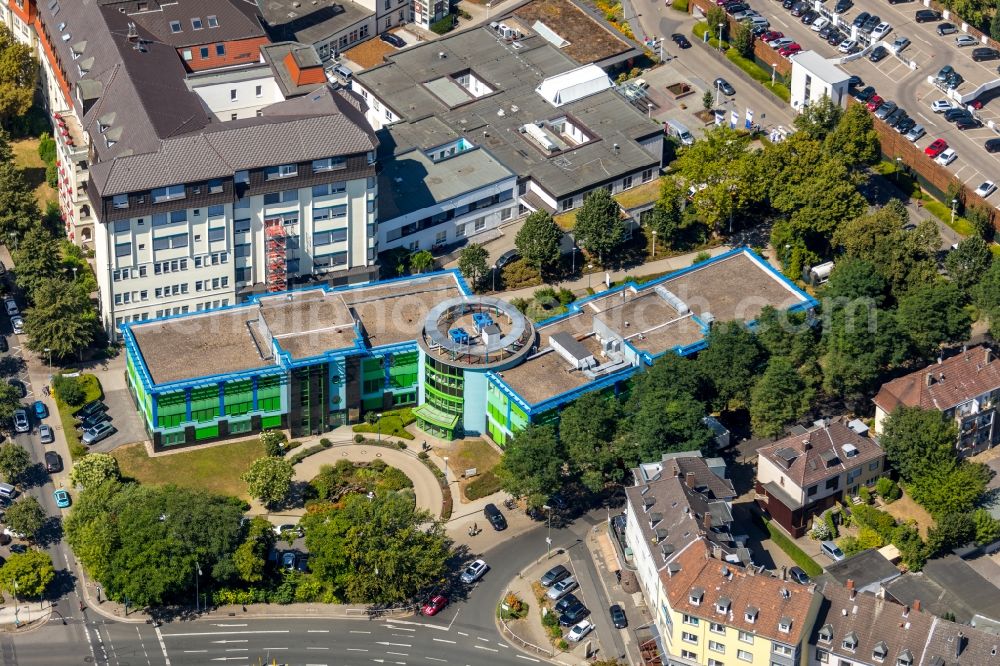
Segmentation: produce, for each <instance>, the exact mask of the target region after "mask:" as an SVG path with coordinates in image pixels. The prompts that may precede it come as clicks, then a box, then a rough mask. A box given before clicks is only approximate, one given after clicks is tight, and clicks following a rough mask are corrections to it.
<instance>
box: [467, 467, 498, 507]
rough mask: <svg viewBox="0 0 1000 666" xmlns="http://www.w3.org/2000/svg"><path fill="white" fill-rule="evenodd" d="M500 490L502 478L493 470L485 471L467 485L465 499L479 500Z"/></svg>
mask: <svg viewBox="0 0 1000 666" xmlns="http://www.w3.org/2000/svg"><path fill="white" fill-rule="evenodd" d="M498 490H500V479H498V478H497V475H496V474H494V473H493V470H489V471H487V472H483V473H482V474H480V475H479V476H477V477H476V478H474V479H473V480H472V481H470V482H469V483H468V484H467V485H466V486H465V499H467V500H470V501H471V500H477V499H479V498H481V497H486V496H487V495H492V494H493V493H495V492H497V491H498Z"/></svg>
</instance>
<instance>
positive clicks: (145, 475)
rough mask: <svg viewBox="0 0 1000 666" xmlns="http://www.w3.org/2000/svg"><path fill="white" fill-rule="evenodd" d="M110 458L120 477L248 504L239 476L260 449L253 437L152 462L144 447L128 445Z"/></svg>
mask: <svg viewBox="0 0 1000 666" xmlns="http://www.w3.org/2000/svg"><path fill="white" fill-rule="evenodd" d="M111 455H113V456H114V457H115V458H117V459H118V465H119V466H120V467H121V470H122V476H125V477H129V478H133V479H135V480H137V481H139V482H140V483H150V484H156V485H162V484H166V483H172V484H174V485H177V486H183V487H185V488H193V489H202V490H207V491H209V492H212V493H218V494H220V495H231V496H233V497H239V498H241V499H244V500H249V499H250V497H249V496H248V495H247V492H246V490H247V488H246V484H245V483H244V482H243V481H241V480H240V475H242V474H243V472H245V471H246V470H247V469H248V468H249V467H250V463H252V462H253V461H254V460H256V459H257V458H262V457H263V456H264V447H263V446H261V443H260V440H259V439H257V438H256V437H254V438H253V439H247V440H243V441H240V442H232V443H231V444H221V445H218V446H209V447H206V448H200V449H192V450H190V451H184V452H183V453H174V454H172V455H168V456H157V457H155V458H150V457H149V456H148V455H146V447H145V445H143V444H130V445H128V446H123V447H121V448H118V449H115V450H114V451H113V452H112V453H111Z"/></svg>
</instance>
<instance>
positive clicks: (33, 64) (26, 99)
mask: <svg viewBox="0 0 1000 666" xmlns="http://www.w3.org/2000/svg"><path fill="white" fill-rule="evenodd" d="M37 79H38V61H36V60H35V58H34V56H33V55H32V51H31V47H29V46H28V45H27V44H22V43H21V42H19V41H18V40H17V39H15V38H14V35H13V34H11V32H10V30H8V29H7V27H6V26H4V25H0V127H6V126H7V125H8V123H9V122H10V119H11V118H14V117H17V116H24V115H27V113H28V109H30V108H31V104H32V101H33V100H34V95H35V84H36V83H37Z"/></svg>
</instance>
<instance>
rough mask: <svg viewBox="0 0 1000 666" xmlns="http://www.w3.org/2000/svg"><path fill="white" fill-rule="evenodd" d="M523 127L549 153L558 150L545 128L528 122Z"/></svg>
mask: <svg viewBox="0 0 1000 666" xmlns="http://www.w3.org/2000/svg"><path fill="white" fill-rule="evenodd" d="M500 111H501V112H502V111H503V109H500ZM523 129H524V132H525V133H526V134H528V135H530V136H531V138H532V139H534V140H535V141H537V142H538V143H539V144H541V146H542V148H544V149H545V150H547V151H549V152H550V153H554V152H556V151H557V150H559V146H557V145H556V142H555V141H553V140H552V139H550V138H549V135H548V134H546V133H545V130H543V129H542V128H541V127H539V126H538V125H536V124H535V123H528V124H527V125H525V126H524V128H523Z"/></svg>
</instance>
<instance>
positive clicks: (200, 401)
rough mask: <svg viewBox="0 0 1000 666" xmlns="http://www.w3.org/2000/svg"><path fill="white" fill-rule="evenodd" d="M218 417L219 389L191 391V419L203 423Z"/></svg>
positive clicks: (215, 387)
mask: <svg viewBox="0 0 1000 666" xmlns="http://www.w3.org/2000/svg"><path fill="white" fill-rule="evenodd" d="M218 417H219V387H218V386H204V387H201V388H196V389H191V419H192V420H193V421H198V422H199V423H204V422H205V421H212V420H215V419H216V418H218Z"/></svg>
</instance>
